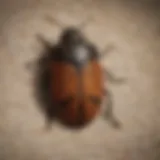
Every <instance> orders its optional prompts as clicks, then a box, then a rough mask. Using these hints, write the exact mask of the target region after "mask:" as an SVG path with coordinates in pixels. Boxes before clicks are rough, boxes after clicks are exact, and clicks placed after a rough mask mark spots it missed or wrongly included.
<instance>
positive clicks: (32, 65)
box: [25, 61, 37, 71]
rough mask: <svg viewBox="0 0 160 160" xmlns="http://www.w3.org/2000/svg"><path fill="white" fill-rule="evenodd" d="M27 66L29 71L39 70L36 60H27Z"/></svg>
mask: <svg viewBox="0 0 160 160" xmlns="http://www.w3.org/2000/svg"><path fill="white" fill-rule="evenodd" d="M25 68H26V69H27V70H29V71H35V70H37V64H36V63H35V62H34V61H31V62H27V63H26V64H25Z"/></svg>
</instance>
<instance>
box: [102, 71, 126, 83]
mask: <svg viewBox="0 0 160 160" xmlns="http://www.w3.org/2000/svg"><path fill="white" fill-rule="evenodd" d="M103 73H104V76H105V78H106V79H107V80H109V81H110V82H112V83H116V84H122V83H125V82H126V79H125V78H118V77H116V76H115V75H113V74H112V73H110V72H109V71H107V70H106V69H103Z"/></svg>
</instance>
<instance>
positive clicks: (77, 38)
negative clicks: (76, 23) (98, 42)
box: [60, 27, 85, 46]
mask: <svg viewBox="0 0 160 160" xmlns="http://www.w3.org/2000/svg"><path fill="white" fill-rule="evenodd" d="M84 41H85V38H84V35H83V34H82V32H81V31H80V30H79V29H77V28H74V27H70V28H67V29H65V30H64V31H63V32H62V34H61V37H60V43H61V45H63V46H72V45H74V46H75V45H79V44H82V43H83V42H84Z"/></svg>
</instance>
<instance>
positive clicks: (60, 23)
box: [45, 15, 65, 29]
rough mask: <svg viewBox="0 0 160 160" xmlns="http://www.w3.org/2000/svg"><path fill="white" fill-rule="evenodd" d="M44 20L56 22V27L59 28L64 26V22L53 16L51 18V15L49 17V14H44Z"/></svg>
mask: <svg viewBox="0 0 160 160" xmlns="http://www.w3.org/2000/svg"><path fill="white" fill-rule="evenodd" d="M45 20H46V21H47V22H49V23H53V24H56V25H57V26H58V27H60V28H62V29H63V28H64V26H65V24H64V23H62V22H60V21H58V20H57V19H55V18H53V17H51V16H49V15H46V16H45Z"/></svg>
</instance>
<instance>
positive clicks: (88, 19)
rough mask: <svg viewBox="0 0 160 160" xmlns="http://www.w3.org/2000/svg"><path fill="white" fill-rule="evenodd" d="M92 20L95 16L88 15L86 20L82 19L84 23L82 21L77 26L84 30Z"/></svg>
mask: <svg viewBox="0 0 160 160" xmlns="http://www.w3.org/2000/svg"><path fill="white" fill-rule="evenodd" d="M91 21H93V17H88V18H87V19H86V20H84V21H82V23H80V24H79V25H78V27H77V28H79V29H80V30H84V28H86V26H87V25H88V24H89V22H91Z"/></svg>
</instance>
